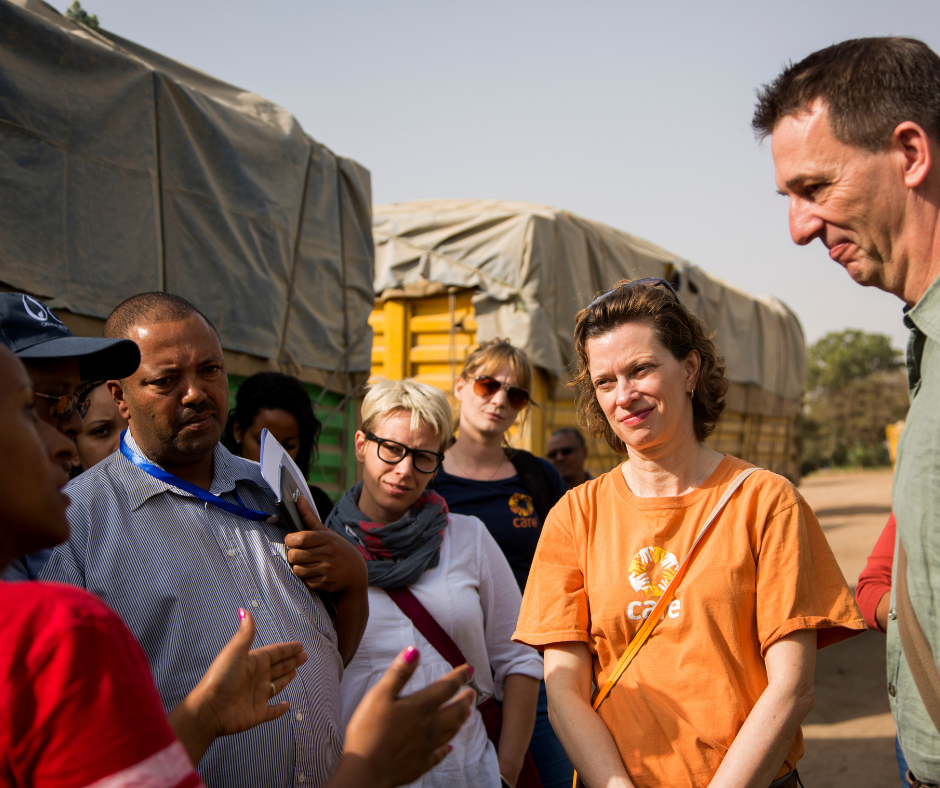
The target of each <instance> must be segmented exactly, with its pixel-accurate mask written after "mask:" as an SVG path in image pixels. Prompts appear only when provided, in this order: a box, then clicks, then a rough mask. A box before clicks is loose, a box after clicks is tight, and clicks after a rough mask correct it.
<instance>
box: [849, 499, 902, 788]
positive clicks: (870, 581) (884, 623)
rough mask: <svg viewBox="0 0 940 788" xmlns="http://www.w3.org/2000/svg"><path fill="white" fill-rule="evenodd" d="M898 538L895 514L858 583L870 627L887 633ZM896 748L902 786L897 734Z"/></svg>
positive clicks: (857, 594) (859, 600)
mask: <svg viewBox="0 0 940 788" xmlns="http://www.w3.org/2000/svg"><path fill="white" fill-rule="evenodd" d="M896 540H897V523H896V522H895V519H894V514H893V513H892V514H891V515H890V516H889V517H888V522H887V523H885V527H884V529H883V530H882V532H881V535H880V536H879V537H878V541H877V542H875V546H874V548H873V549H872V551H871V555H869V556H868V561H867V563H866V564H865V568H864V569H863V570H862V573H861V574H860V575H859V576H858V585H856V586H855V603H856V604H857V605H858V609H859V610H861V611H862V616H864V618H865V623H866V624H868V628H869V629H874V630H875V631H876V632H887V631H888V621H895V620H896V619H897V613H896V612H895V611H894V610H893V609H891V567H892V565H893V564H894V543H895V541H896ZM894 751H895V754H896V755H897V758H898V769H899V770H900V772H901V785H907V769H908V766H907V761H906V760H904V753H903V752H902V751H901V742H900V740H899V739H898V738H897V736H895V738H894Z"/></svg>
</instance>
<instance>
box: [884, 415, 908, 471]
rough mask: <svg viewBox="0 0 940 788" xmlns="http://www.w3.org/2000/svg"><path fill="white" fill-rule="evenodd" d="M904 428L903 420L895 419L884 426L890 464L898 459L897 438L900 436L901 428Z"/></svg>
mask: <svg viewBox="0 0 940 788" xmlns="http://www.w3.org/2000/svg"><path fill="white" fill-rule="evenodd" d="M903 429H904V422H903V421H896V422H894V424H889V425H888V426H887V427H885V436H886V437H887V438H888V455H889V456H890V457H891V464H892V465H894V464H895V463H897V461H898V440H899V439H900V437H901V430H903Z"/></svg>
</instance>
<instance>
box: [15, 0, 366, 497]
mask: <svg viewBox="0 0 940 788" xmlns="http://www.w3.org/2000/svg"><path fill="white" fill-rule="evenodd" d="M371 218H372V214H371V183H370V176H369V172H368V170H366V169H365V168H364V167H362V166H361V165H360V164H358V163H356V162H355V161H352V160H351V159H347V158H343V157H341V156H337V155H336V154H334V153H333V152H332V151H330V150H329V149H328V148H326V147H325V146H323V145H321V144H320V143H318V142H316V141H315V140H313V139H312V138H311V137H309V136H308V135H307V134H306V133H305V132H304V130H303V129H302V128H301V126H300V124H299V123H298V122H297V120H296V118H294V117H293V116H292V115H291V114H290V113H289V112H287V111H286V110H284V109H282V108H281V107H279V106H277V105H275V104H273V103H272V102H270V101H267V100H266V99H264V98H262V97H261V96H258V95H256V94H254V93H251V92H249V91H246V90H242V89H240V88H237V87H234V86H232V85H229V84H226V83H225V82H222V81H220V80H218V79H215V78H214V77H211V76H209V75H207V74H204V73H201V72H199V71H197V70H195V69H193V68H190V67H189V66H186V65H183V64H182V63H178V62H176V61H174V60H171V59H169V58H166V57H164V56H162V55H160V54H158V53H156V52H152V51H150V50H148V49H145V48H144V47H141V46H139V45H137V44H135V43H133V42H131V41H127V40H125V39H123V38H121V37H120V36H117V35H114V34H113V33H109V32H107V31H105V30H90V29H88V28H86V27H84V26H82V25H80V24H78V23H77V22H74V21H72V20H70V19H67V18H65V17H63V16H62V15H61V14H59V13H58V12H57V11H56V10H55V9H53V8H52V7H51V6H49V5H47V4H45V3H43V2H40V0H0V250H2V252H0V288H2V289H5V290H17V291H22V292H26V293H29V294H31V295H34V296H36V297H38V298H41V299H42V300H44V301H45V302H46V303H48V304H49V306H51V307H52V308H53V309H54V310H55V311H56V314H57V315H59V316H60V317H61V318H62V319H63V321H64V322H65V323H66V325H67V326H68V327H69V328H70V329H71V330H72V331H73V332H74V333H76V334H78V335H100V333H101V328H102V324H103V320H104V318H105V317H107V315H108V314H109V313H110V312H111V310H112V309H113V308H114V307H115V306H116V305H117V304H118V303H120V302H121V301H122V300H124V299H125V298H127V297H129V296H131V295H134V294H136V293H141V292H146V291H155V290H156V291H168V292H173V293H176V294H178V295H181V296H183V297H185V298H186V299H188V300H189V301H191V302H192V303H193V304H194V305H195V306H196V307H198V308H199V309H200V310H201V311H202V312H204V313H205V314H206V316H207V317H208V318H209V319H210V320H211V321H212V322H213V323H214V325H215V326H216V328H217V329H218V332H219V335H220V337H221V339H222V346H223V349H224V350H225V356H226V363H227V366H228V371H229V374H230V381H231V384H232V386H233V389H234V387H235V386H236V385H237V383H238V382H239V381H240V380H242V379H244V377H245V376H247V375H250V374H253V373H254V372H258V371H262V370H280V371H283V372H287V373H291V374H294V375H296V376H298V377H299V378H300V379H301V380H302V381H304V382H305V383H307V384H308V386H309V388H310V391H311V395H312V396H313V398H314V401H315V403H316V411H317V413H318V415H319V417H320V418H321V420H325V424H324V431H323V435H322V437H321V441H320V457H319V460H318V462H316V463H314V464H313V468H314V470H313V475H312V476H311V481H314V482H315V483H317V484H319V485H321V486H322V487H323V488H324V489H326V490H327V491H328V492H329V493H331V494H332V495H333V496H334V497H335V496H336V495H338V494H339V493H340V492H342V491H343V490H345V489H346V487H347V486H349V485H350V484H351V483H352V482H353V480H354V478H355V471H356V465H355V457H354V452H352V451H351V450H350V448H349V447H350V445H351V441H352V436H353V432H354V429H355V424H356V419H357V416H358V408H357V404H358V402H357V400H356V399H355V397H354V396H352V395H353V394H354V393H355V392H356V391H357V390H358V389H359V387H360V386H361V384H362V383H363V382H364V381H365V379H366V378H367V377H368V374H369V369H370V355H369V354H370V350H371V346H372V331H371V328H370V326H369V323H368V317H369V313H370V311H371V309H372V306H373V301H374V297H373V294H372V287H373V261H374V257H373V255H374V252H373V244H372V234H371Z"/></svg>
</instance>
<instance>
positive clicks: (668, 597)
mask: <svg viewBox="0 0 940 788" xmlns="http://www.w3.org/2000/svg"><path fill="white" fill-rule="evenodd" d="M759 470H761V469H760V468H748V469H747V470H745V471H741V473H739V474H738V475H737V476H736V477H735V479H734V481H733V482H731V484H730V486H729V487H728V489H727V490H725V494H724V495H722V496H721V500H719V501H718V503H717V504H715V508H714V509H712V513H711V514H710V515H708V519H707V520H706V521H705V525H703V526H702V530H701V531H699V533H698V536H696V537H695V541H694V542H693V543H692V549H691V550H689V554H688V555H687V556H686V558H685V561H683V562H682V564H681V566H680V567H679V569H678V571H677V572H676V574H675V576H674V577H673V578H672V582H671V583H669V586H668V587H667V588H666V590H665V591H663V595H662V596H661V597H660V598H659V602H657V603H656V607H654V608H653V611H652V612H651V613H650V617H649V618H648V619H646V622H645V623H644V624H643V626H641V627H640V629H639V631H638V632H637V633H636V635H634V636H633V640H631V641H630V645H629V646H628V647H627V650H626V651H625V652H624V654H623V656H622V657H621V658H620V661H619V662H618V663H617V667H616V668H614V671H613V673H611V674H610V676H609V677H608V679H607V683H606V684H604V686H603V687H602V688H601V691H600V692H598V693H597V697H596V698H595V699H594V710H595V711H596V710H597V709H598V707H599V706H600V705H601V704H602V703H603V702H604V699H605V698H606V697H607V695H608V694H610V691H611V690H612V689H613V688H614V685H615V684H616V683H617V681H619V679H620V677H621V676H622V675H623V672H624V671H625V670H626V669H627V665H629V664H630V662H631V661H632V660H633V658H634V657H635V656H636V653H637V652H638V651H639V650H640V646H642V645H643V644H644V643H645V642H646V639H647V638H648V637H649V636H650V633H651V632H652V631H653V629H654V628H655V627H656V625H657V624H658V623H659V620H660V617H661V616H662V615H663V614H664V613H665V612H666V608H667V607H668V606H669V603H670V602H671V601H672V598H673V596H674V595H675V593H676V588H677V587H678V586H679V583H681V582H682V578H684V577H685V575H686V572H687V571H688V569H689V565H690V564H691V563H692V557H693V555H694V554H695V548H696V547H697V546H698V543H699V542H700V541H701V540H702V537H703V536H705V533H706V532H707V531H708V529H709V527H711V524H712V523H713V522H714V521H715V519H716V518H717V517H718V515H719V514H720V513H721V510H722V509H724V508H725V504H726V503H728V500H729V499H730V498H731V496H732V495H734V493H735V491H736V490H737V489H738V487H740V486H741V485H742V484H743V483H744V480H745V479H746V478H747V477H748V476H750V475H751V474H752V473H754V471H759Z"/></svg>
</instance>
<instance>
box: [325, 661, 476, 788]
mask: <svg viewBox="0 0 940 788" xmlns="http://www.w3.org/2000/svg"><path fill="white" fill-rule="evenodd" d="M418 658H419V655H418V651H417V649H415V648H414V647H413V646H409V647H408V648H407V649H405V650H404V651H403V652H402V653H401V654H399V655H398V656H397V657H396V658H395V661H394V662H393V663H392V664H391V666H390V667H389V669H388V670H387V671H386V672H385V675H384V676H383V677H382V678H381V679H380V680H379V682H378V684H376V685H375V686H374V687H372V689H370V690H369V691H368V692H367V693H366V694H365V696H364V697H363V699H362V701H361V702H360V703H359V706H358V707H357V708H356V710H355V712H353V715H352V718H351V719H350V720H349V725H348V726H347V727H346V748H345V751H344V753H343V759H342V761H340V765H339V767H338V768H337V770H336V772H335V773H334V775H333V777H331V778H330V780H329V782H328V783H327V785H326V786H325V787H324V788H347V787H349V788H351V787H352V786H359V785H368V786H370V787H372V788H393V786H398V785H405V784H407V783H410V782H414V781H415V780H417V779H418V778H419V777H420V776H421V775H422V774H424V773H425V772H426V771H428V770H429V769H431V768H433V767H434V766H436V765H437V764H439V763H440V762H441V761H442V760H443V759H444V758H445V757H446V756H447V753H449V752H450V751H451V749H452V748H451V746H450V745H449V744H448V742H449V741H450V740H451V739H452V738H453V737H454V736H455V735H456V734H457V731H459V730H460V728H461V726H462V725H463V724H464V722H466V720H467V718H468V717H469V716H470V713H471V711H472V709H473V704H474V701H475V699H476V693H475V692H474V691H473V690H472V689H470V688H469V687H465V684H466V683H467V680H468V679H469V678H470V668H469V666H468V665H462V666H461V667H459V668H457V669H456V670H453V671H451V672H450V673H448V674H447V675H446V676H444V677H443V678H440V679H438V680H437V681H435V682H434V683H433V684H429V685H428V686H427V687H425V688H424V689H421V690H418V691H417V692H415V693H413V694H411V695H399V693H400V692H401V691H402V689H403V688H404V686H405V684H406V683H407V682H408V679H410V678H411V676H412V674H413V673H414V671H415V668H416V667H417V666H418ZM461 688H463V689H461Z"/></svg>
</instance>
